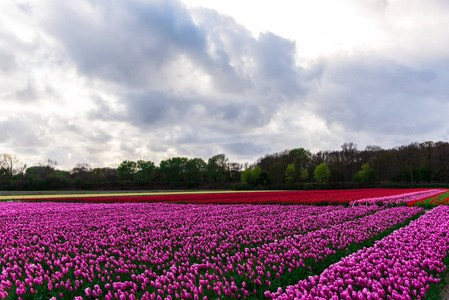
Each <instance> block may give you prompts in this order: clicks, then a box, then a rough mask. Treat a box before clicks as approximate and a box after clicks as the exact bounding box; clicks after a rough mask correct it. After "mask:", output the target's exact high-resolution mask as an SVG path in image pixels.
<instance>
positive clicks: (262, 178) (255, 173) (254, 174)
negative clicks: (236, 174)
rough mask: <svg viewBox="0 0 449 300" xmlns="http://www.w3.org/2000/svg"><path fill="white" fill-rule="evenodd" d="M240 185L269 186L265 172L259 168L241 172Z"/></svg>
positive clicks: (268, 179)
mask: <svg viewBox="0 0 449 300" xmlns="http://www.w3.org/2000/svg"><path fill="white" fill-rule="evenodd" d="M241 180H242V183H243V184H244V185H252V186H255V185H263V186H267V185H268V184H270V178H269V175H268V172H267V171H262V170H261V169H260V167H259V166H255V167H254V168H247V169H245V170H244V171H242V176H241Z"/></svg>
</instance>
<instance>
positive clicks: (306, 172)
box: [300, 168, 309, 181]
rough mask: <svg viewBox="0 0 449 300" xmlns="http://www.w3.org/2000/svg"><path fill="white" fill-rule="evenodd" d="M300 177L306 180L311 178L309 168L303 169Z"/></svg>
mask: <svg viewBox="0 0 449 300" xmlns="http://www.w3.org/2000/svg"><path fill="white" fill-rule="evenodd" d="M300 178H301V180H302V181H306V180H307V179H309V171H308V170H307V168H302V169H301V174H300Z"/></svg>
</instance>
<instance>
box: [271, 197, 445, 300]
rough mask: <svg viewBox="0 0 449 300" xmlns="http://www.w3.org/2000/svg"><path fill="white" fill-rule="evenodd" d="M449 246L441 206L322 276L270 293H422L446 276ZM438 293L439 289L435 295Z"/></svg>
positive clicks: (293, 296)
mask: <svg viewBox="0 0 449 300" xmlns="http://www.w3.org/2000/svg"><path fill="white" fill-rule="evenodd" d="M448 251H449V207H447V206H439V207H437V208H434V209H433V210H432V211H430V212H428V213H427V214H425V215H424V216H422V217H420V218H419V219H417V220H416V221H413V222H412V223H410V225H409V226H407V227H404V228H401V229H400V230H398V231H396V232H395V233H393V234H391V235H389V236H387V237H385V238H384V239H382V240H380V241H378V242H376V243H375V244H374V246H373V247H370V248H365V249H362V250H360V251H358V252H357V253H354V254H352V255H350V256H348V257H346V258H343V259H342V260H341V261H340V262H338V263H336V264H334V265H332V266H330V267H329V268H328V269H326V270H325V271H324V272H323V273H322V274H321V275H320V276H311V277H309V278H308V279H306V280H302V281H300V282H298V283H297V284H296V285H292V286H289V287H287V288H286V289H285V292H283V290H282V289H279V290H278V291H277V292H276V293H266V296H267V297H269V298H273V299H317V298H316V297H318V298H319V299H411V298H414V299H422V298H423V297H424V296H426V297H428V296H429V295H428V294H427V293H426V292H427V291H428V290H429V288H430V285H431V284H438V283H439V282H440V278H439V274H441V273H442V272H444V271H445V269H446V266H445V265H444V263H443V260H444V259H445V258H446V256H447V254H448ZM433 296H435V295H433Z"/></svg>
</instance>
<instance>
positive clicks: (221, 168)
mask: <svg viewBox="0 0 449 300" xmlns="http://www.w3.org/2000/svg"><path fill="white" fill-rule="evenodd" d="M227 166H228V158H227V157H226V155H225V154H217V155H214V156H212V157H211V158H209V160H208V161H207V177H208V179H209V181H210V182H213V183H223V182H225V181H226V169H227Z"/></svg>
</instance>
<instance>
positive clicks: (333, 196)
mask: <svg viewBox="0 0 449 300" xmlns="http://www.w3.org/2000/svg"><path fill="white" fill-rule="evenodd" d="M423 191H428V190H423V189H408V190H403V189H364V190H327V191H283V192H249V193H213V194H178V195H154V196H121V197H72V196H70V197H66V198H47V199H42V198H28V199H25V198H24V199H22V200H21V201H24V202H42V201H47V202H86V203H123V202H168V203H182V202H186V203H194V204H273V203H276V204H320V203H333V204H342V203H348V202H354V201H356V200H359V199H364V200H363V201H362V200H360V201H361V202H369V203H373V202H376V201H377V200H373V201H369V200H365V199H367V197H368V199H381V198H379V197H386V198H387V199H389V197H392V196H395V195H397V197H402V196H400V195H403V194H408V193H421V192H423ZM374 204H375V203H374Z"/></svg>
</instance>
